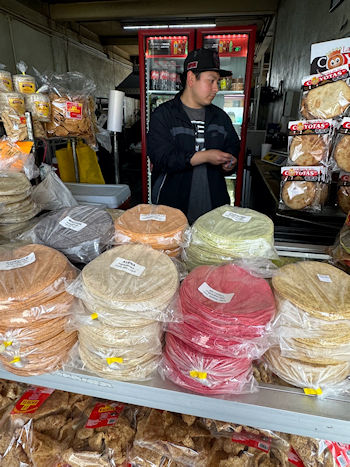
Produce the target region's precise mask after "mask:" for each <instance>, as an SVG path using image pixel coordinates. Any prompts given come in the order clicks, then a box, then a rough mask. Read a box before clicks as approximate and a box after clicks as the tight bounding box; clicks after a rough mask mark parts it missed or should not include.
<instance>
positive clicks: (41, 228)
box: [20, 185, 114, 263]
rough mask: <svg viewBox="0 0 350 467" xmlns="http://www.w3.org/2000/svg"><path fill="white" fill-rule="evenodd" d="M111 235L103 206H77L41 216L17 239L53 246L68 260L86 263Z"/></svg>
mask: <svg viewBox="0 0 350 467" xmlns="http://www.w3.org/2000/svg"><path fill="white" fill-rule="evenodd" d="M39 186H40V185H39ZM113 234H114V226H113V221H112V218H111V216H110V215H109V214H108V213H107V212H106V211H105V210H104V209H100V208H96V207H93V206H80V205H79V206H75V207H68V208H62V209H59V210H58V211H54V212H52V213H50V214H47V215H45V216H43V217H42V218H41V219H40V220H39V222H38V223H37V224H36V225H35V226H34V228H33V229H32V230H30V231H28V232H25V233H24V234H22V235H21V236H20V239H22V240H27V241H31V242H32V243H40V244H43V245H47V246H50V247H52V248H55V249H56V250H58V251H61V252H62V253H63V254H64V255H65V256H67V257H68V259H69V260H70V261H73V262H76V263H88V262H90V261H92V260H93V259H94V258H96V257H97V256H98V255H99V254H101V253H102V252H103V251H104V250H105V249H106V247H107V245H108V244H110V242H111V239H112V238H113Z"/></svg>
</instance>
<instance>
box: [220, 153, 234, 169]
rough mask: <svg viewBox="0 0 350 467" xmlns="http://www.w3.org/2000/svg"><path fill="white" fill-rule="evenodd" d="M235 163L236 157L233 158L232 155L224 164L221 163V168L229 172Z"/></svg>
mask: <svg viewBox="0 0 350 467" xmlns="http://www.w3.org/2000/svg"><path fill="white" fill-rule="evenodd" d="M236 164H237V159H236V158H235V156H232V157H231V160H230V162H226V163H225V164H223V165H222V168H223V170H224V171H225V172H231V170H233V169H234V168H235V166H236Z"/></svg>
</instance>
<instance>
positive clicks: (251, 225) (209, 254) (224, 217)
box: [186, 205, 277, 269]
mask: <svg viewBox="0 0 350 467" xmlns="http://www.w3.org/2000/svg"><path fill="white" fill-rule="evenodd" d="M273 234H274V226H273V222H272V221H271V219H270V218H269V217H267V216H265V215H264V214H260V213H259V212H256V211H253V210H252V209H246V208H239V207H233V206H228V205H225V206H220V207H219V208H216V209H214V210H213V211H210V212H208V213H206V214H204V215H203V216H201V217H200V218H199V219H197V220H196V222H195V223H194V224H193V226H192V238H191V243H190V245H189V247H188V249H187V251H186V254H187V260H186V263H187V266H188V268H189V269H193V268H195V267H196V266H200V265H205V264H212V265H215V264H221V263H229V262H231V261H233V260H234V259H235V258H256V257H259V258H270V259H273V258H277V253H276V252H275V249H274V246H273V243H274V240H273Z"/></svg>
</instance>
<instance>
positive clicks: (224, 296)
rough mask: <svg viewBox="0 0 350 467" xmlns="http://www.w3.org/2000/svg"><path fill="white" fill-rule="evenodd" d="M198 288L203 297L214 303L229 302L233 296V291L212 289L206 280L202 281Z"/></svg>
mask: <svg viewBox="0 0 350 467" xmlns="http://www.w3.org/2000/svg"><path fill="white" fill-rule="evenodd" d="M198 290H199V291H200V293H201V294H202V295H204V297H206V298H209V300H211V301H213V302H216V303H230V301H231V300H232V298H233V296H234V293H223V292H219V291H218V290H215V289H212V288H211V287H210V285H208V284H207V283H206V282H203V284H202V285H201V286H199V287H198Z"/></svg>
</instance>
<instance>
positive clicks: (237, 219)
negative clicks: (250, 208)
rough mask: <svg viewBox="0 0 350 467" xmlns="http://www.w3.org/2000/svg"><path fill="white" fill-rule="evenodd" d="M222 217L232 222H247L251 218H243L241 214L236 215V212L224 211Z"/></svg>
mask: <svg viewBox="0 0 350 467" xmlns="http://www.w3.org/2000/svg"><path fill="white" fill-rule="evenodd" d="M222 217H227V219H231V220H232V221H234V222H244V223H245V222H249V221H250V219H251V218H252V216H243V214H237V213H236V212H231V211H225V212H224V213H223V215H222Z"/></svg>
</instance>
